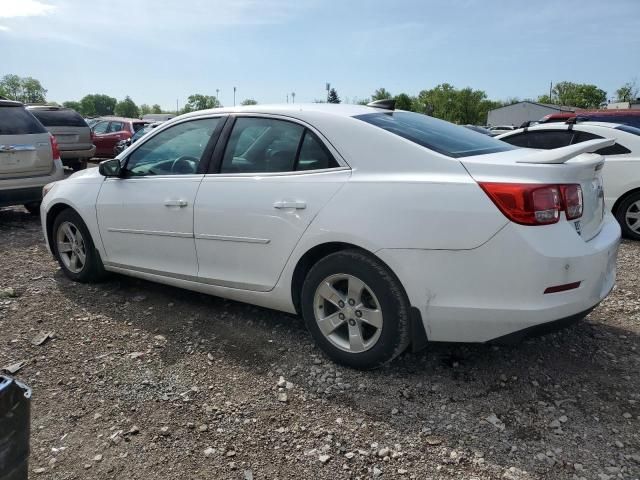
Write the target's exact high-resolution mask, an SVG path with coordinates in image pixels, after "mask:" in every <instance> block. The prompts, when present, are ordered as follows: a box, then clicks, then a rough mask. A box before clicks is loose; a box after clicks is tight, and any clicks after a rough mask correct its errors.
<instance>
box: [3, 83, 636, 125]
mask: <svg viewBox="0 0 640 480" xmlns="http://www.w3.org/2000/svg"><path fill="white" fill-rule="evenodd" d="M639 93H640V92H639V88H638V85H637V83H636V81H635V80H633V81H630V82H627V83H625V84H624V85H623V86H621V87H620V88H618V89H617V90H616V99H617V101H622V102H628V101H632V100H635V99H637V98H638V95H639ZM46 95H47V90H46V89H45V88H44V87H43V86H42V84H41V83H40V81H38V80H36V79H35V78H32V77H20V76H18V75H11V74H10V75H5V76H4V77H2V78H1V79H0V96H4V97H6V98H9V99H12V100H18V101H21V102H23V103H45V102H46ZM386 99H395V101H396V108H398V109H401V110H409V111H412V112H419V113H424V114H427V115H431V116H433V117H436V118H441V119H443V120H447V121H450V122H453V123H458V124H473V125H479V124H483V123H485V122H486V120H487V114H488V112H489V110H493V109H494V108H498V107H502V106H505V105H510V104H512V103H517V102H519V101H520V99H519V98H509V99H506V100H503V101H498V100H491V99H489V98H488V97H487V94H486V92H484V91H483V90H475V89H473V88H471V87H465V88H456V87H455V86H453V85H451V84H449V83H442V84H440V85H436V86H435V87H433V88H430V89H426V90H421V91H420V92H419V93H418V94H417V95H409V94H407V93H399V94H396V95H393V94H391V92H389V91H388V90H386V89H385V88H379V89H377V90H376V91H375V92H373V94H372V95H371V97H368V98H363V99H357V98H356V99H353V100H352V103H358V104H367V103H369V102H371V101H375V100H386ZM524 100H529V101H537V102H540V103H548V104H556V105H566V106H572V107H577V108H598V107H600V106H601V105H602V104H604V103H605V102H606V100H607V92H605V91H604V90H602V89H600V88H598V87H597V86H596V85H592V84H582V83H573V82H568V81H563V82H558V83H556V84H555V86H554V87H553V88H552V90H551V92H550V94H542V95H540V96H538V97H537V98H536V99H535V100H532V99H524ZM316 102H327V103H341V102H342V100H341V99H340V96H339V95H338V92H337V90H336V89H335V88H331V89H330V90H329V91H328V92H327V98H326V100H316ZM49 103H53V104H55V102H49ZM257 103H258V102H256V101H255V100H254V99H251V98H248V99H246V100H244V101H242V102H241V105H255V104H257ZM62 106H64V107H68V108H72V109H74V110H76V111H77V112H79V113H80V114H81V115H83V116H85V117H97V116H106V115H118V116H122V117H130V118H139V117H141V116H144V115H146V114H149V113H174V111H169V112H166V111H163V109H162V108H161V107H160V105H158V104H154V105H151V106H149V105H147V104H142V105H136V103H135V102H134V101H133V100H132V99H131V97H129V96H126V97H125V98H124V99H123V100H118V99H116V98H114V97H110V96H109V95H104V94H98V93H96V94H90V95H85V96H84V97H83V98H82V99H80V100H78V101H75V100H71V101H65V102H63V103H62ZM216 107H222V104H221V103H220V101H219V100H218V98H217V97H215V96H212V95H206V94H201V93H194V94H193V95H190V96H189V97H188V98H187V101H186V102H185V104H184V106H183V108H182V109H180V111H179V112H177V113H188V112H193V111H197V110H204V109H208V108H216Z"/></svg>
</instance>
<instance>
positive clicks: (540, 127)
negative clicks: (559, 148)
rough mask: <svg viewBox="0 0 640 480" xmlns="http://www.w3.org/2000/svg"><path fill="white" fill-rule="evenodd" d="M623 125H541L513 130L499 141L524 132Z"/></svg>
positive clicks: (581, 123)
mask: <svg viewBox="0 0 640 480" xmlns="http://www.w3.org/2000/svg"><path fill="white" fill-rule="evenodd" d="M621 125H623V124H621V123H613V122H578V123H573V124H568V123H559V122H557V123H540V124H538V125H533V126H531V127H527V128H518V129H517V130H512V131H510V132H507V133H504V134H502V135H498V137H496V138H498V140H500V138H506V137H511V136H512V135H516V134H519V133H522V132H524V131H525V130H526V131H527V132H532V131H533V132H535V131H538V130H558V129H562V130H569V127H571V128H572V129H580V127H604V128H611V129H613V128H616V127H619V126H621Z"/></svg>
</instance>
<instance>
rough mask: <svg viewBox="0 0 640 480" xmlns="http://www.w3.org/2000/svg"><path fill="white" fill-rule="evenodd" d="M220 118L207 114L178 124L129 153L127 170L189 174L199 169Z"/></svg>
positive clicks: (132, 173)
mask: <svg viewBox="0 0 640 480" xmlns="http://www.w3.org/2000/svg"><path fill="white" fill-rule="evenodd" d="M219 122H220V118H205V119H200V120H191V121H189V122H183V123H179V124H177V125H174V126H172V127H170V128H167V129H166V130H163V131H162V132H160V133H158V134H157V135H155V136H153V137H152V138H150V139H149V140H147V141H146V142H144V143H142V145H140V147H139V148H137V149H136V150H135V151H133V152H132V153H131V155H129V158H128V160H127V164H126V174H127V175H129V176H138V177H139V176H147V175H189V174H194V173H197V172H198V166H199V164H200V160H201V158H202V155H203V153H204V151H205V149H206V147H207V144H208V143H209V140H210V138H211V135H213V133H214V131H215V129H216V127H217V126H218V123H219Z"/></svg>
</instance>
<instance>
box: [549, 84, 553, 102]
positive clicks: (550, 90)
mask: <svg viewBox="0 0 640 480" xmlns="http://www.w3.org/2000/svg"><path fill="white" fill-rule="evenodd" d="M551 95H553V82H551V83H550V84H549V100H550V101H551V103H553V101H552V100H553V98H552V97H551Z"/></svg>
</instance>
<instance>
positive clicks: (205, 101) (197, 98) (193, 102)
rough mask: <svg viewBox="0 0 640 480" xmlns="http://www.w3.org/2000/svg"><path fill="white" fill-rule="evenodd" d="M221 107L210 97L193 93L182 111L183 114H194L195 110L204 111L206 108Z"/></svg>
mask: <svg viewBox="0 0 640 480" xmlns="http://www.w3.org/2000/svg"><path fill="white" fill-rule="evenodd" d="M221 106H222V105H221V104H220V102H219V101H218V99H217V98H216V97H214V96H211V95H202V94H201V93H194V94H193V95H189V97H188V98H187V103H186V104H185V106H184V109H183V110H182V112H183V113H188V112H194V111H196V110H206V109H208V108H217V107H221Z"/></svg>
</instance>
